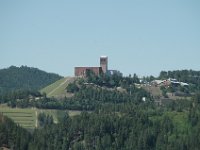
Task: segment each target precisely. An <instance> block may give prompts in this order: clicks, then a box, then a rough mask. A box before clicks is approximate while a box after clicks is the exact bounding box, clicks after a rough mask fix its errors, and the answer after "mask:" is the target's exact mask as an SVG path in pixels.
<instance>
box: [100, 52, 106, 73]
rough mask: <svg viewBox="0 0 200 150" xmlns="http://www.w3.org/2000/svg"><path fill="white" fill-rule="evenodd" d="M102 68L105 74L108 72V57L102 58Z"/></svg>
mask: <svg viewBox="0 0 200 150" xmlns="http://www.w3.org/2000/svg"><path fill="white" fill-rule="evenodd" d="M100 66H101V68H102V71H103V73H106V72H107V70H108V57H107V56H101V57H100Z"/></svg>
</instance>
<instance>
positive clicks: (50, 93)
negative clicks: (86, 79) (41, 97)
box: [40, 77, 75, 97]
mask: <svg viewBox="0 0 200 150" xmlns="http://www.w3.org/2000/svg"><path fill="white" fill-rule="evenodd" d="M74 80H75V78H74V77H65V78H62V79H60V80H58V81H56V82H55V83H53V84H50V85H49V86H47V87H45V88H43V89H42V90H40V92H41V93H43V92H45V93H46V94H47V97H64V96H71V95H70V94H69V93H67V92H66V90H65V89H66V87H67V85H68V84H69V83H71V82H73V81H74Z"/></svg>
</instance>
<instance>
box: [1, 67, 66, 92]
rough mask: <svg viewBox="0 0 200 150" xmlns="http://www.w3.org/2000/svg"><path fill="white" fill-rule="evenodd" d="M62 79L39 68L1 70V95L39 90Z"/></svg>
mask: <svg viewBox="0 0 200 150" xmlns="http://www.w3.org/2000/svg"><path fill="white" fill-rule="evenodd" d="M61 78H62V77H61V76H59V75H57V74H54V73H47V72H45V71H42V70H39V69H37V68H32V67H27V66H21V67H15V66H11V67H9V68H6V69H1V70H0V94H3V93H6V92H10V91H13V90H19V89H22V90H24V89H25V90H27V89H30V90H39V89H41V88H43V87H45V86H47V85H49V84H51V83H53V82H55V81H57V80H59V79H61Z"/></svg>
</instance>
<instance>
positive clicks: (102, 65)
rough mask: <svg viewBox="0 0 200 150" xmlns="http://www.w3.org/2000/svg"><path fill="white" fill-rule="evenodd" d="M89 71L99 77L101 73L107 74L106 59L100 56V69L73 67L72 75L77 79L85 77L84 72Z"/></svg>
mask: <svg viewBox="0 0 200 150" xmlns="http://www.w3.org/2000/svg"><path fill="white" fill-rule="evenodd" d="M88 70H90V71H92V72H94V74H95V75H97V76H98V75H100V74H101V73H107V72H108V57H107V56H101V57H100V67H75V68H74V74H75V76H78V77H86V72H87V71H88Z"/></svg>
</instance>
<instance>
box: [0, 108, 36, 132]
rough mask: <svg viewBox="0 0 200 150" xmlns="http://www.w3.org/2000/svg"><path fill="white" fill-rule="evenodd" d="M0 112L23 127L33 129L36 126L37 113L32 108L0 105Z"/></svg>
mask: <svg viewBox="0 0 200 150" xmlns="http://www.w3.org/2000/svg"><path fill="white" fill-rule="evenodd" d="M0 112H1V113H3V115H5V116H7V117H9V118H11V119H12V120H13V121H14V122H15V123H17V124H19V125H21V126H22V127H24V128H27V129H33V128H35V127H36V118H37V117H36V115H37V114H36V112H35V110H34V109H18V108H15V109H13V108H9V107H1V108H0Z"/></svg>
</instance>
